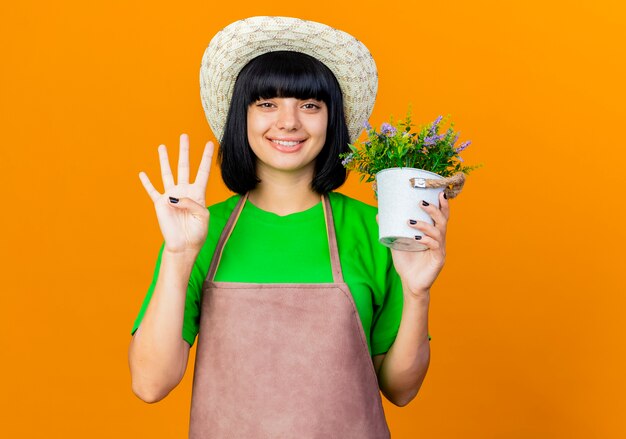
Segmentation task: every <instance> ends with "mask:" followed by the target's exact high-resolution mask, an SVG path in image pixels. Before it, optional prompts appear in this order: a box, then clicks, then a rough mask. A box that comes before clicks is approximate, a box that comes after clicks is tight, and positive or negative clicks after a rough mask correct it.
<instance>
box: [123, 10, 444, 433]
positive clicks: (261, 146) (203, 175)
mask: <svg viewBox="0 0 626 439" xmlns="http://www.w3.org/2000/svg"><path fill="white" fill-rule="evenodd" d="M287 49H289V50H287ZM322 60H323V61H322ZM376 89H377V74H376V66H375V64H374V60H373V59H372V57H371V55H370V53H369V51H368V50H367V48H366V47H365V46H364V45H363V44H362V43H360V42H359V41H358V40H356V39H355V38H354V37H352V36H350V35H348V34H346V33H345V32H342V31H339V30H336V29H333V28H330V27H329V26H326V25H323V24H320V23H314V22H310V21H304V20H299V19H295V18H286V17H253V18H249V19H245V20H240V21H238V22H236V23H233V24H231V25H230V26H228V27H227V28H225V29H224V30H222V31H221V32H220V33H218V34H217V35H216V36H215V37H214V38H213V40H212V41H211V43H210V44H209V47H208V48H207V50H206V52H205V55H204V58H203V62H202V67H201V95H202V99H203V105H204V108H205V112H206V115H207V119H208V121H209V124H210V125H211V128H212V130H213V132H214V133H215V134H216V136H217V137H218V138H219V139H220V141H221V145H220V149H219V154H218V158H219V161H220V165H221V170H222V177H223V179H224V182H225V183H226V185H227V186H228V188H229V189H231V190H232V191H233V192H235V195H233V196H232V197H230V198H228V199H227V200H224V201H222V202H221V203H217V204H214V205H212V206H209V207H208V208H207V207H206V206H205V205H204V199H205V193H206V187H207V181H208V177H209V171H210V162H211V159H212V154H213V145H212V143H210V142H209V143H208V144H207V146H206V148H205V153H204V155H203V159H202V162H201V164H200V169H199V171H198V177H197V178H196V181H195V182H194V183H193V184H190V183H189V161H188V156H189V139H188V137H187V136H186V135H182V136H181V140H180V159H179V167H178V175H179V181H178V184H175V183H174V180H173V176H172V172H171V170H170V166H169V160H168V158H167V152H166V149H165V147H164V146H161V147H160V148H159V155H160V159H161V172H162V177H163V183H164V188H165V191H164V193H163V194H160V193H159V192H157V191H156V190H155V189H154V187H153V186H152V184H151V183H150V181H149V180H148V178H147V176H146V175H145V174H143V173H142V174H141V175H140V178H141V181H142V183H143V184H144V187H145V188H146V191H147V192H148V194H149V195H150V197H151V198H152V200H153V201H154V204H155V209H156V211H157V216H158V220H159V225H160V227H161V231H162V233H163V237H164V243H163V246H162V247H161V251H160V253H159V255H158V258H157V264H156V267H155V272H154V277H153V282H152V284H151V285H150V288H149V290H148V293H147V294H146V298H145V300H144V303H143V306H142V308H141V310H140V312H139V315H138V316H137V319H136V321H135V324H134V326H133V330H132V333H133V334H134V336H133V339H132V341H131V345H130V349H129V362H130V368H131V375H132V387H133V391H134V392H135V393H136V394H137V395H138V396H139V397H140V398H141V399H143V400H144V401H147V402H155V401H159V400H160V399H162V398H164V397H165V396H166V395H167V394H168V393H169V392H170V391H171V390H172V389H173V388H174V387H176V385H178V383H179V382H180V380H181V379H182V377H183V375H184V373H185V369H186V367H187V362H188V358H189V350H190V348H191V346H193V344H194V343H195V342H196V338H197V350H196V363H195V367H194V380H193V390H192V401H191V413H190V428H189V435H190V437H191V438H198V439H199V438H206V437H212V438H217V439H219V438H231V437H251V438H259V439H264V438H277V437H292V436H293V435H294V434H296V433H294V432H297V435H298V437H300V438H303V439H306V438H316V437H341V438H359V439H384V438H389V437H390V432H389V428H388V426H387V423H386V420H385V414H384V410H383V406H382V399H381V395H380V391H382V392H383V394H384V395H385V396H386V397H387V398H388V399H389V400H390V401H391V402H393V403H394V404H396V405H400V406H402V405H406V404H407V403H408V402H409V401H410V400H411V399H412V398H413V397H414V396H415V394H416V393H417V390H418V389H419V386H420V385H421V381H422V380H423V378H424V375H425V373H426V369H427V366H428V359H429V355H430V350H429V346H428V339H427V311H428V300H425V299H426V298H427V296H426V295H424V294H423V293H424V291H409V290H407V289H406V288H405V286H406V285H411V282H409V281H410V280H411V277H406V276H404V277H402V276H401V275H400V273H399V272H397V271H396V269H395V266H394V263H395V261H396V260H397V261H399V263H400V264H401V265H400V266H402V267H409V268H410V269H412V270H417V271H418V272H419V273H420V274H421V275H422V276H424V273H426V275H429V273H431V271H432V270H431V267H426V266H424V267H422V266H418V265H419V264H415V259H414V258H399V259H398V258H396V256H397V255H392V254H391V253H390V250H389V249H388V248H387V247H384V246H382V245H380V244H379V243H378V237H377V234H378V230H377V224H376V219H375V218H376V208H375V207H373V206H369V205H367V204H365V203H362V202H360V201H358V200H355V199H352V198H350V197H347V196H345V195H343V194H340V193H337V192H335V189H337V188H339V187H340V186H341V185H342V184H343V183H344V182H345V180H346V170H345V168H344V167H343V165H342V164H341V160H340V158H339V154H340V153H345V152H347V151H348V150H349V147H348V145H349V143H350V142H351V141H354V140H355V139H356V138H357V137H358V135H359V133H360V132H361V130H362V127H363V121H364V120H367V118H368V117H369V115H370V112H371V110H372V107H373V104H374V99H375V96H376ZM344 96H345V98H346V99H345V100H344ZM442 206H444V207H446V206H447V205H446V204H445V203H443V202H442ZM434 214H435V216H436V218H437V221H438V223H439V224H440V227H445V221H442V218H444V213H442V212H438V213H434ZM445 215H447V212H445ZM209 218H210V221H209ZM422 268H428V269H427V270H422ZM403 272H404V273H407V272H408V270H406V269H405V271H403ZM415 293H417V294H415ZM405 304H408V305H407V306H406V307H405ZM405 314H406V315H407V316H408V318H407V321H406V322H403V325H400V321H401V319H402V318H403V316H404V315H405Z"/></svg>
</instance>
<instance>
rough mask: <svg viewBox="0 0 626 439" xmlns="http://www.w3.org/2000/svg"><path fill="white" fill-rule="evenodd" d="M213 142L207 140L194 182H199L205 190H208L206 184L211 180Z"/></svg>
mask: <svg viewBox="0 0 626 439" xmlns="http://www.w3.org/2000/svg"><path fill="white" fill-rule="evenodd" d="M214 149H215V148H214V145H213V142H207V144H206V146H205V147H204V152H203V153H202V160H200V166H199V167H198V174H197V175H196V180H195V181H194V184H198V185H199V186H200V187H201V188H202V189H203V192H204V191H206V186H207V184H208V182H209V175H210V174H211V162H212V161H213V151H214Z"/></svg>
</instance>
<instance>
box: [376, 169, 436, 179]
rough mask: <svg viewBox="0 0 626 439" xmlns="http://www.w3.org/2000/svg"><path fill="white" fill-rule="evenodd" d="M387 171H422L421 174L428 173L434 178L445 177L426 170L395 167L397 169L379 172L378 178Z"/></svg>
mask: <svg viewBox="0 0 626 439" xmlns="http://www.w3.org/2000/svg"><path fill="white" fill-rule="evenodd" d="M387 171H420V172H426V173H428V174H430V175H432V176H434V178H444V177H443V176H441V175H439V174H435V173H434V172H432V171H428V170H426V169H420V168H404V167H403V168H399V167H395V168H386V169H383V170H382V171H378V172H377V173H376V176H378V174H382V173H383V172H387Z"/></svg>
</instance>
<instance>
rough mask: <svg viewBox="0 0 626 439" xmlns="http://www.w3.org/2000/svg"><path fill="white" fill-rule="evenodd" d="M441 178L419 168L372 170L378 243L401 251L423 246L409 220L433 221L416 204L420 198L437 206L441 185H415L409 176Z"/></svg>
mask: <svg viewBox="0 0 626 439" xmlns="http://www.w3.org/2000/svg"><path fill="white" fill-rule="evenodd" d="M414 178H418V179H426V178H429V179H441V178H443V177H441V176H440V175H437V174H434V173H432V172H429V171H425V170H423V169H414V168H390V169H385V170H383V171H380V172H379V173H378V174H376V188H377V194H378V230H379V241H380V243H381V244H383V245H385V246H387V247H390V248H393V249H396V250H405V251H422V250H427V249H428V246H427V245H425V244H424V243H422V242H420V240H421V239H422V237H423V234H422V232H420V231H419V230H416V229H415V228H413V227H411V225H410V224H409V221H410V220H414V221H424V222H426V223H428V224H430V225H434V223H433V219H432V218H431V216H430V215H429V214H428V213H427V212H425V211H424V210H423V209H421V207H420V206H419V204H420V203H421V202H422V200H425V201H426V202H427V203H429V204H432V205H434V206H436V207H437V208H439V194H440V193H441V192H443V191H444V189H445V187H436V188H422V187H419V186H418V187H415V185H414V184H412V183H411V179H414Z"/></svg>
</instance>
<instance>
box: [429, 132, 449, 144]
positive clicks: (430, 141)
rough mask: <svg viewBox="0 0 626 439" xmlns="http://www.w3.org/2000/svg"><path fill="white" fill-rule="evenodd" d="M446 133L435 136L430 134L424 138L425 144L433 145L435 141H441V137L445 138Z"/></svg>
mask: <svg viewBox="0 0 626 439" xmlns="http://www.w3.org/2000/svg"><path fill="white" fill-rule="evenodd" d="M445 136H446V135H445V134H438V135H435V136H428V137H426V138H425V139H424V145H426V146H432V145H434V144H435V143H437V142H438V141H440V140H441V139H443V138H444V137H445Z"/></svg>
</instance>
